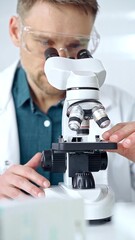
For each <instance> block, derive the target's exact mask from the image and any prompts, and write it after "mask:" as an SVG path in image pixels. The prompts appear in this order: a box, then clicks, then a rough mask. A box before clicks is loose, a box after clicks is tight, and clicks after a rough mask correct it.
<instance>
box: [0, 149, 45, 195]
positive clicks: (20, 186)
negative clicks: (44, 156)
mask: <svg viewBox="0 0 135 240" xmlns="http://www.w3.org/2000/svg"><path fill="white" fill-rule="evenodd" d="M40 160H41V153H37V154H36V155H35V156H34V157H33V158H32V159H31V160H30V161H29V162H28V163H27V164H25V165H12V166H11V167H9V168H8V169H7V170H6V171H5V173H3V174H2V175H1V176H0V199H3V198H9V199H23V198H26V197H27V194H25V192H26V193H28V194H30V195H31V196H33V197H43V196H44V191H43V190H42V189H41V188H47V187H49V186H50V183H49V181H48V180H47V179H46V178H44V177H43V176H41V175H40V174H38V173H37V172H36V171H35V168H36V167H37V166H38V165H39V164H40ZM34 183H35V184H36V185H38V186H39V187H37V186H35V184H34ZM40 187H41V188H40ZM21 190H22V191H21Z"/></svg>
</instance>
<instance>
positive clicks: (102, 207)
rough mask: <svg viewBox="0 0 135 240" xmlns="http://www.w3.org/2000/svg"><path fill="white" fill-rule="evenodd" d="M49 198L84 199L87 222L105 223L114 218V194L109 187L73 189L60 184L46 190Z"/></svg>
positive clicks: (98, 186)
mask: <svg viewBox="0 0 135 240" xmlns="http://www.w3.org/2000/svg"><path fill="white" fill-rule="evenodd" d="M45 194H46V197H47V198H63V197H65V195H66V196H67V197H70V198H82V199H83V201H84V217H85V220H90V221H94V222H96V221H97V222H102V221H103V222H105V221H108V219H110V218H111V216H112V210H113V206H114V193H113V192H112V190H111V189H110V188H109V187H108V186H107V185H97V186H96V188H95V189H88V190H87V189H73V188H72V187H70V186H68V187H67V186H65V185H64V184H63V183H60V184H59V186H53V187H51V188H48V189H45Z"/></svg>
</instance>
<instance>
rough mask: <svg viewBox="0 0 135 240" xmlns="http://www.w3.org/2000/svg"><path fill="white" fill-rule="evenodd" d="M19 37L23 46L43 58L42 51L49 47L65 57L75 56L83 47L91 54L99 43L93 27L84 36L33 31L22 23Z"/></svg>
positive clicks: (98, 37)
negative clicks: (87, 34)
mask: <svg viewBox="0 0 135 240" xmlns="http://www.w3.org/2000/svg"><path fill="white" fill-rule="evenodd" d="M21 39H22V46H23V48H24V49H25V50H26V51H27V52H28V53H30V54H32V55H35V56H37V57H38V58H42V59H44V58H45V57H44V52H45V50H46V49H47V48H50V47H53V48H56V49H57V51H58V52H59V54H60V53H62V54H64V56H65V57H70V58H76V56H77V53H78V51H79V50H81V49H84V48H86V49H87V48H88V49H89V51H90V52H91V54H93V53H94V52H95V50H96V49H97V46H98V44H99V40H100V36H99V34H98V33H97V31H96V30H95V28H94V29H93V31H92V33H91V35H90V36H85V35H68V34H65V33H54V32H49V31H45V32H44V31H35V30H33V29H32V27H30V26H23V25H22V28H21Z"/></svg>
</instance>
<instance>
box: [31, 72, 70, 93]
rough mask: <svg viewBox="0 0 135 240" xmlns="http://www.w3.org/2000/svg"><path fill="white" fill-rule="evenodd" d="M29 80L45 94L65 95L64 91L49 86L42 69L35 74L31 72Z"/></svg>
mask: <svg viewBox="0 0 135 240" xmlns="http://www.w3.org/2000/svg"><path fill="white" fill-rule="evenodd" d="M30 77H31V80H32V82H33V83H34V84H35V85H36V87H37V88H38V89H39V90H40V91H41V92H42V93H43V94H45V95H48V96H49V95H50V96H55V95H59V96H60V95H62V96H63V95H65V91H61V90H58V89H56V88H54V87H53V86H51V85H50V84H49V82H48V80H47V77H46V76H45V74H44V72H43V71H40V72H38V73H37V75H36V76H34V75H33V74H31V76H30Z"/></svg>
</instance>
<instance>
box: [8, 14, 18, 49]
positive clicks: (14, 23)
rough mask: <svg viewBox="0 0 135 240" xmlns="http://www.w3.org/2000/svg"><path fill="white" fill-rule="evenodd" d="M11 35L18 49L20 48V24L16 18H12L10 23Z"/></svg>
mask: <svg viewBox="0 0 135 240" xmlns="http://www.w3.org/2000/svg"><path fill="white" fill-rule="evenodd" d="M9 34H10V37H11V39H12V41H13V43H14V45H15V46H16V47H20V42H21V40H20V23H19V19H18V17H16V16H13V17H11V19H10V21H9Z"/></svg>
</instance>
